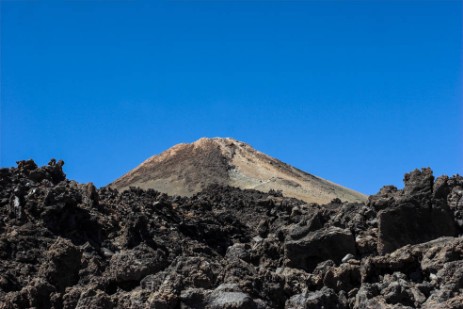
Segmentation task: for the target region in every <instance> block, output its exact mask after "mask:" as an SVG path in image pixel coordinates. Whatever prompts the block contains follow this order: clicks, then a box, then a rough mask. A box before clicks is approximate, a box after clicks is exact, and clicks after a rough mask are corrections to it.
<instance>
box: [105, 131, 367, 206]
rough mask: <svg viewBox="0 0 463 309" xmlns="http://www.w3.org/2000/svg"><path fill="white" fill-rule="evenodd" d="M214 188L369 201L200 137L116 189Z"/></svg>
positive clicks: (237, 145) (225, 141) (241, 146)
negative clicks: (218, 186)
mask: <svg viewBox="0 0 463 309" xmlns="http://www.w3.org/2000/svg"><path fill="white" fill-rule="evenodd" d="M211 184H219V185H230V186H233V187H238V188H241V189H256V190H260V191H265V192H267V191H269V190H270V189H273V190H281V191H282V192H283V194H285V195H286V196H289V197H295V198H298V199H301V200H304V201H306V202H315V203H320V204H323V203H328V202H330V201H331V200H332V199H334V198H339V199H341V200H343V201H349V202H359V201H365V200H366V197H365V196H364V195H363V194H361V193H358V192H355V191H353V190H350V189H347V188H344V187H342V186H339V185H337V184H334V183H332V182H329V181H327V180H325V179H322V178H320V177H317V176H314V175H311V174H308V173H306V172H303V171H301V170H299V169H297V168H294V167H292V166H290V165H288V164H286V163H283V162H281V161H280V160H277V159H275V158H272V157H270V156H268V155H266V154H264V153H262V152H259V151H257V150H255V149H254V148H252V147H251V146H250V145H248V144H246V143H244V142H241V141H238V140H236V139H233V138H229V137H226V138H222V137H214V138H200V139H199V140H197V141H195V142H193V143H191V144H178V145H175V146H173V147H172V148H170V149H168V150H166V151H164V152H162V153H161V154H159V155H155V156H153V157H151V158H149V159H147V160H146V161H144V162H143V163H142V164H140V165H139V166H138V167H137V168H135V169H134V170H132V171H130V172H129V173H127V174H125V175H124V176H122V177H121V178H119V179H117V180H116V181H115V182H113V183H112V184H110V186H111V187H113V188H116V189H119V190H124V189H127V188H129V187H131V186H135V187H140V188H143V189H149V188H151V189H155V190H158V191H160V192H164V193H168V194H171V195H173V194H175V195H185V196H191V195H193V194H195V193H197V192H199V191H201V190H203V189H205V188H206V187H207V186H209V185H211Z"/></svg>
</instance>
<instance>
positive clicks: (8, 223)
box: [0, 160, 463, 309]
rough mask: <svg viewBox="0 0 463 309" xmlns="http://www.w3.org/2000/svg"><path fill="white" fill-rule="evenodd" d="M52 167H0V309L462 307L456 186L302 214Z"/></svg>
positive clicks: (232, 192)
mask: <svg viewBox="0 0 463 309" xmlns="http://www.w3.org/2000/svg"><path fill="white" fill-rule="evenodd" d="M63 164H64V163H63V162H62V161H58V162H57V161H56V160H51V161H50V163H49V164H48V165H47V166H44V167H38V166H37V165H36V164H35V163H34V161H32V160H28V161H19V162H18V167H15V168H2V169H0V215H1V216H0V218H1V219H0V308H1V309H10V308H18V309H20V308H53V309H75V308H79V309H82V308H102V309H110V308H114V309H116V308H168V309H170V308H171V309H178V308H183V309H187V308H192V309H193V308H253V309H254V308H255V309H261V308H266V309H267V308H298V309H299V308H462V303H463V297H462V296H461V295H462V293H463V273H462V269H463V238H461V237H458V235H461V234H462V233H463V177H461V176H459V175H456V176H452V177H447V176H441V177H438V178H437V179H435V180H434V177H433V175H432V171H431V170H430V169H423V170H415V171H413V172H411V173H409V174H407V175H405V188H404V189H403V190H399V189H397V188H395V187H393V186H385V187H383V188H382V189H381V190H380V192H379V193H378V194H376V195H373V196H371V197H370V198H369V202H368V204H367V205H363V204H352V203H342V202H341V201H340V200H333V201H332V202H331V203H329V204H326V205H316V204H310V205H307V204H305V203H304V202H302V201H299V200H296V199H290V198H285V197H283V196H282V195H281V193H278V192H269V193H264V192H259V191H255V190H240V189H236V188H232V187H223V186H219V185H213V186H210V187H208V188H207V189H206V190H204V191H203V192H200V193H198V194H196V195H194V196H192V197H179V196H176V197H171V196H167V195H165V194H161V193H159V192H156V191H154V190H141V189H138V188H130V189H129V190H126V191H124V192H118V191H116V190H113V189H111V188H100V189H97V188H95V186H93V185H92V184H91V183H90V184H85V185H82V184H78V183H76V182H74V181H71V180H68V179H66V176H65V174H64V172H63V170H62V167H63ZM442 236H446V237H442Z"/></svg>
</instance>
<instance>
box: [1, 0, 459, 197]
mask: <svg viewBox="0 0 463 309" xmlns="http://www.w3.org/2000/svg"><path fill="white" fill-rule="evenodd" d="M0 6H1V162H0V163H1V166H3V167H5V166H13V165H15V161H17V160H20V159H27V158H33V159H34V160H36V162H38V163H39V164H45V163H47V162H48V159H49V158H51V157H55V158H57V159H64V160H65V162H66V165H65V171H66V172H67V174H68V177H69V178H72V179H76V180H78V181H80V182H89V181H93V182H94V183H95V184H96V185H97V186H102V185H105V184H107V183H109V182H111V181H112V180H114V179H115V178H117V177H119V176H121V175H122V174H124V173H125V172H127V171H128V170H130V169H132V168H133V167H135V166H137V165H138V164H139V163H140V162H141V161H143V160H144V159H146V158H147V157H149V156H151V155H153V154H157V153H160V152H161V151H163V150H165V149H167V148H169V147H170V146H172V145H174V144H177V143H180V142H192V141H194V140H196V139H198V138H200V137H203V136H206V137H216V136H228V137H234V138H236V139H239V140H242V141H245V142H247V143H249V144H251V145H252V146H254V147H255V148H256V149H258V150H261V151H263V152H265V153H267V154H269V155H271V156H274V157H277V158H279V159H281V160H283V161H285V162H287V163H289V164H292V165H294V166H296V167H299V168H301V169H303V170H305V171H307V172H310V173H313V174H315V175H318V176H321V177H324V178H326V179H329V180H332V181H334V182H337V183H339V184H341V185H344V186H347V187H350V188H353V189H355V190H358V191H361V192H363V193H367V194H371V193H375V192H377V191H378V189H379V188H380V187H381V186H382V185H386V184H395V185H397V186H399V187H401V186H402V179H403V174H404V173H405V172H408V171H410V170H412V169H414V168H419V167H425V166H430V167H432V168H433V169H434V171H435V174H437V175H440V174H450V175H453V174H456V173H460V174H462V173H463V155H462V154H463V128H462V126H463V121H462V120H463V106H462V105H463V103H462V98H463V96H462V82H463V81H462V72H463V71H462V63H463V61H462V54H463V51H462V2H461V1H436V2H432V1H409V2H402V1H384V2H380V1H352V2H349V1H342V2H335V1H324V2H321V1H320V2H317V1H292V2H283V1H268V2H267V1H114V2H110V1H66V2H64V1H53V2H46V1H0Z"/></svg>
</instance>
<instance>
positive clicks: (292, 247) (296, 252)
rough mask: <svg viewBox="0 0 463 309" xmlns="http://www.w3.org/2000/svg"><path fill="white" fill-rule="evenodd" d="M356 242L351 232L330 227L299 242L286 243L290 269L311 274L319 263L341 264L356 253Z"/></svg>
mask: <svg viewBox="0 0 463 309" xmlns="http://www.w3.org/2000/svg"><path fill="white" fill-rule="evenodd" d="M355 252H356V249H355V240H354V237H353V236H352V233H351V232H350V231H349V230H345V229H341V228H338V227H328V228H324V229H321V230H318V231H315V232H312V233H310V234H308V235H307V236H306V237H304V238H302V239H299V240H291V241H287V242H286V243H285V256H286V258H287V259H288V263H287V265H288V266H290V267H297V268H302V269H304V270H306V271H308V272H311V271H312V270H313V269H314V268H315V266H317V264H318V263H319V262H322V261H325V260H328V259H332V260H334V261H335V262H336V263H340V262H341V260H342V258H343V257H344V256H345V255H346V254H348V253H355Z"/></svg>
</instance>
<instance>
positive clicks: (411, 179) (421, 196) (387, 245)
mask: <svg viewBox="0 0 463 309" xmlns="http://www.w3.org/2000/svg"><path fill="white" fill-rule="evenodd" d="M444 180H445V179H443V178H440V179H439V182H438V183H436V185H434V182H433V181H434V177H433V175H432V171H431V169H429V168H425V169H422V170H421V171H420V170H414V171H413V172H411V173H409V174H406V175H405V177H404V182H405V188H404V189H403V190H402V191H398V192H397V191H394V190H392V189H391V190H381V191H380V192H379V193H378V194H377V195H376V196H372V197H370V206H372V207H374V208H376V209H377V210H379V212H378V244H377V249H378V253H380V254H385V253H388V252H392V251H394V250H395V249H397V248H400V247H402V246H405V245H407V244H418V243H423V242H427V241H430V240H432V239H435V238H438V237H441V236H454V235H455V234H456V232H457V230H456V225H455V221H454V218H453V214H452V212H451V211H450V209H449V208H448V206H447V203H446V202H443V199H442V198H440V197H441V196H442V194H444V193H445V192H446V191H447V190H446V189H445V188H444V187H443V186H444V185H443V184H441V182H443V181H444ZM444 182H445V181H444ZM383 189H384V188H383ZM434 189H436V192H437V194H434V195H433V190H434ZM438 197H439V198H438Z"/></svg>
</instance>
